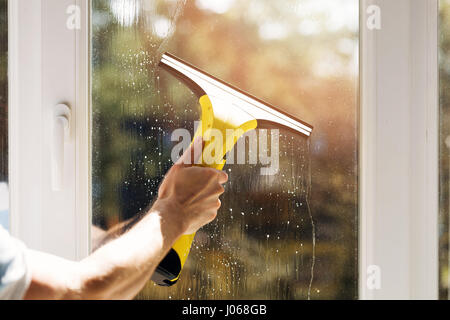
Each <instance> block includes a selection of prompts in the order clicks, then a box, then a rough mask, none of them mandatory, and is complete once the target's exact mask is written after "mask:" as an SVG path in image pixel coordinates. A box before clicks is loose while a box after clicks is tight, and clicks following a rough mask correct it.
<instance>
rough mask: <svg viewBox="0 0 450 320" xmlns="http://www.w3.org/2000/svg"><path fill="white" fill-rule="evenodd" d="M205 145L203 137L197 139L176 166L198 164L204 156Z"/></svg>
mask: <svg viewBox="0 0 450 320" xmlns="http://www.w3.org/2000/svg"><path fill="white" fill-rule="evenodd" d="M204 143H205V142H204V141H203V138H202V137H201V136H200V137H197V138H196V139H195V140H194V142H193V143H191V145H190V146H189V148H188V149H187V150H186V151H185V152H184V153H183V155H182V156H181V157H180V158H179V159H178V161H177V162H176V163H175V164H176V165H184V166H192V165H194V164H196V163H197V162H198V160H199V159H200V157H201V155H202V151H203V146H204ZM196 151H197V152H196Z"/></svg>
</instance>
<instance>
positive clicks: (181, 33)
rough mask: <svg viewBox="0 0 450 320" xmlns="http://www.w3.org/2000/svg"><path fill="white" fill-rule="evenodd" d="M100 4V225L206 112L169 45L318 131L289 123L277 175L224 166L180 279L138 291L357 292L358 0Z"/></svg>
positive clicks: (146, 200) (155, 180)
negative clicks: (219, 188)
mask: <svg viewBox="0 0 450 320" xmlns="http://www.w3.org/2000/svg"><path fill="white" fill-rule="evenodd" d="M92 3H93V9H92V10H93V12H92V28H93V29H92V30H93V33H92V48H93V56H92V66H93V69H92V70H93V75H92V77H93V79H92V86H93V87H92V94H93V125H92V130H93V135H92V136H93V154H92V159H93V176H92V184H93V186H92V187H93V209H92V210H93V224H94V227H93V230H94V231H95V230H98V228H103V229H109V228H112V227H114V226H115V225H117V224H118V223H120V222H123V221H126V220H128V219H131V218H133V217H134V216H136V215H137V214H138V213H139V212H141V211H145V209H146V208H147V207H148V206H149V205H150V204H151V203H152V201H154V200H155V198H156V196H157V189H158V185H159V183H160V182H161V180H162V178H163V176H164V174H165V172H166V171H167V170H168V169H169V168H170V167H171V165H172V161H171V151H172V148H173V147H174V145H175V144H177V142H172V141H171V134H172V132H173V131H174V130H175V129H178V128H186V129H188V130H190V132H191V134H193V133H194V121H197V120H199V119H200V108H199V103H198V100H197V98H196V96H195V95H194V94H193V93H192V92H191V91H190V90H189V89H188V88H187V87H186V86H185V85H184V84H182V83H181V82H179V81H178V80H177V79H175V78H174V77H173V76H172V75H170V74H168V73H166V72H165V71H164V70H161V69H160V68H159V67H158V62H159V61H160V59H161V56H162V54H163V53H164V52H166V51H167V52H170V53H172V54H174V55H176V56H178V57H180V58H182V59H183V60H186V61H188V62H190V63H191V64H193V65H195V66H197V67H199V68H201V69H203V70H205V71H207V72H208V73H210V74H212V75H214V76H216V77H218V78H221V79H222V80H224V81H227V82H229V83H231V84H233V85H234V86H237V87H239V88H241V89H243V90H245V91H247V92H250V93H252V94H253V95H255V96H257V97H258V98H260V99H262V100H265V101H268V102H270V103H271V104H273V105H275V106H277V107H278V108H279V109H282V110H284V111H286V112H289V113H291V114H292V115H294V116H296V117H298V118H300V119H302V120H304V121H306V122H308V123H311V124H312V125H313V126H314V131H313V134H312V137H311V138H310V139H306V138H305V137H304V136H301V135H299V134H294V133H292V132H289V131H285V130H283V129H280V131H279V133H280V143H279V146H280V157H279V171H278V173H277V174H275V175H272V176H263V175H261V174H260V169H261V166H262V165H261V164H246V165H242V164H241V165H237V164H236V165H226V166H225V168H224V170H226V171H227V172H228V173H229V176H230V180H229V182H228V183H227V185H226V193H225V194H224V195H223V197H222V207H221V209H220V212H219V215H218V218H217V219H216V220H215V221H214V222H213V223H211V224H210V225H208V226H206V227H204V228H203V229H202V230H200V231H199V232H198V233H197V235H196V238H195V240H194V243H193V246H192V251H191V253H190V255H189V258H188V260H187V264H186V265H185V267H184V268H183V271H182V274H181V277H180V280H179V281H178V283H177V284H176V285H174V286H172V287H169V288H167V287H159V286H156V285H155V284H154V283H153V282H151V281H149V283H148V285H147V286H146V287H145V288H144V289H143V291H142V292H141V294H140V296H139V297H140V298H142V299H147V298H148V299H258V298H260V299H266V298H271V299H308V298H310V299H337V298H339V299H354V298H357V297H358V291H357V288H358V282H357V279H358V258H357V257H358V228H357V226H358V203H357V199H358V191H357V190H358V184H357V182H358V177H357V172H358V128H357V123H358V76H359V73H358V70H359V66H358V48H359V40H358V39H359V25H358V23H359V22H358V21H359V13H358V12H359V1H358V0H287V1H271V0H250V1H237V0H220V1H219V0H187V1H177V0H167V1H161V0H160V1H157V0H94V1H93V2H92ZM272 129H276V128H275V127H273V128H272ZM271 132H273V130H272V131H271ZM260 133H261V132H260ZM93 234H94V235H95V232H93Z"/></svg>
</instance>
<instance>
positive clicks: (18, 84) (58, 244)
mask: <svg viewBox="0 0 450 320" xmlns="http://www.w3.org/2000/svg"><path fill="white" fill-rule="evenodd" d="M70 5H78V7H79V8H80V9H81V10H80V13H81V28H80V30H69V29H67V28H66V27H65V22H66V19H67V17H68V15H67V14H66V9H67V8H68V7H69V6H70ZM89 5H90V1H89V0H33V1H29V0H9V4H8V6H9V70H10V71H9V88H10V92H9V110H10V112H9V127H10V133H9V146H10V159H9V164H10V173H9V176H10V200H11V201H10V205H11V219H10V221H11V232H12V233H13V235H15V236H17V237H19V238H21V239H22V240H23V241H25V242H26V244H27V245H28V246H30V247H31V248H34V249H38V250H43V251H46V252H50V253H53V254H57V255H60V256H63V257H66V258H70V259H74V260H79V259H82V258H83V257H85V256H86V255H87V254H88V253H89V246H90V244H89V238H90V221H91V183H90V182H91V168H90V154H91V138H90V114H91V110H90V105H91V104H90V90H89V88H90V47H89V37H90V29H89V14H90V8H89ZM369 5H377V6H379V7H380V8H381V29H380V30H369V29H368V28H367V27H366V19H367V13H366V9H367V8H368V6H369ZM360 10H361V14H360V19H361V28H360V36H361V53H360V57H361V59H360V61H361V62H360V67H361V70H360V83H361V86H360V88H361V98H360V102H361V103H360V104H361V106H360V120H361V122H360V191H359V192H360V202H359V207H360V230H359V234H360V245H359V261H360V269H359V274H360V277H359V284H360V288H359V291H360V292H359V295H360V298H361V299H394V298H397V299H410V298H412V299H414V298H426V299H436V298H437V297H438V255H437V251H438V231H437V226H438V156H439V154H438V64H437V62H438V61H437V51H438V50H437V49H438V48H437V46H438V42H437V19H438V0H395V1H393V0H360ZM61 48H64V51H63V54H61V51H60V49H61ZM58 103H66V104H68V105H70V107H71V110H72V117H71V119H70V124H71V128H72V129H71V130H72V131H71V139H70V140H69V141H68V143H67V145H66V148H65V159H66V162H65V172H64V185H63V189H62V191H58V192H55V191H53V189H52V186H51V183H50V181H51V179H50V178H51V166H50V165H49V164H50V156H49V155H50V147H49V146H50V141H51V140H50V138H51V130H50V129H49V128H50V127H51V125H50V123H51V117H50V114H51V113H50V112H51V110H52V108H53V106H54V105H56V104H58ZM396 153H398V154H396ZM394 154H395V155H396V156H394ZM372 265H375V266H379V268H380V271H381V274H380V276H381V278H380V280H381V282H380V283H381V287H380V288H378V289H376V288H375V289H370V288H368V286H367V285H366V284H367V280H368V275H367V270H368V267H369V266H372Z"/></svg>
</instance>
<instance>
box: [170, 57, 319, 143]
mask: <svg viewBox="0 0 450 320" xmlns="http://www.w3.org/2000/svg"><path fill="white" fill-rule="evenodd" d="M161 65H162V66H163V67H166V68H167V69H169V71H172V72H174V73H176V74H177V75H178V77H179V78H180V79H181V80H183V81H184V82H186V83H188V84H189V83H191V85H190V87H191V89H193V91H194V92H196V93H197V94H199V93H198V92H200V93H201V92H204V93H206V94H207V95H211V96H220V97H221V98H222V99H226V98H228V99H229V100H230V103H232V104H233V105H234V106H237V107H238V108H240V109H241V110H242V111H244V112H246V113H248V114H250V115H251V116H252V117H254V118H255V119H256V120H263V121H269V122H273V123H276V124H280V125H282V126H284V127H287V128H289V129H292V130H294V131H297V132H300V133H302V134H304V135H306V136H308V137H309V136H310V135H311V132H312V130H313V127H312V126H311V125H310V124H308V123H306V122H304V121H302V120H300V119H298V118H296V117H295V116H293V115H291V114H289V113H287V112H284V111H282V110H280V109H278V108H276V107H275V106H273V105H271V104H269V103H267V102H265V101H263V100H261V99H258V98H256V97H255V96H252V95H251V94H249V93H247V92H245V91H243V90H241V89H239V88H236V87H234V86H232V85H230V84H228V83H226V82H225V81H223V80H220V79H218V78H216V77H214V76H212V75H210V74H208V73H206V72H205V71H202V70H200V69H199V68H197V67H195V66H193V65H191V64H189V63H187V62H185V61H183V60H181V59H180V58H178V57H176V56H174V55H172V54H170V53H165V54H163V56H162V59H161ZM192 83H193V84H192ZM194 84H195V85H194ZM193 87H197V88H193Z"/></svg>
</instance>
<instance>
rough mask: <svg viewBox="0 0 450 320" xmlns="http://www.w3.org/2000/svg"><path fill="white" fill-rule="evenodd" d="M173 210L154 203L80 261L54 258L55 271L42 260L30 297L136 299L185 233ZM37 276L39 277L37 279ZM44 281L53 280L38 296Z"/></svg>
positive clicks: (165, 205) (164, 205)
mask: <svg viewBox="0 0 450 320" xmlns="http://www.w3.org/2000/svg"><path fill="white" fill-rule="evenodd" d="M171 210H176V208H173V207H171V205H169V204H166V203H164V202H157V203H155V205H154V207H153V208H152V209H151V212H150V213H149V214H148V215H146V216H145V217H144V218H143V219H142V220H141V221H140V222H139V223H137V224H136V225H135V226H134V227H133V228H132V229H131V230H129V231H128V232H127V233H125V234H124V235H123V236H122V237H120V238H118V239H115V240H113V241H111V242H109V243H108V244H106V245H104V246H103V247H101V248H100V249H98V250H97V251H96V252H94V253H93V254H92V255H91V256H89V257H87V258H86V259H84V260H83V261H81V262H77V263H70V262H64V261H61V260H55V262H57V263H53V264H57V265H58V266H55V267H53V266H52V268H51V269H54V268H55V269H57V270H54V271H55V272H50V271H48V272H45V271H44V272H42V267H43V268H45V265H46V263H41V267H40V268H39V270H37V271H36V272H34V273H33V282H32V286H31V287H30V290H29V292H30V294H27V297H28V298H38V299H46V298H53V299H60V298H61V299H129V298H133V297H134V296H135V295H136V294H137V293H139V291H140V290H141V289H142V288H143V286H144V285H145V283H146V282H147V281H148V280H149V278H150V277H151V275H152V274H153V272H154V270H155V269H156V267H157V265H158V264H159V262H160V261H161V260H162V259H163V258H164V256H165V255H166V254H167V252H168V251H169V249H170V248H171V246H172V245H173V243H174V242H175V241H176V240H177V238H178V237H179V236H181V235H182V234H183V228H182V226H180V225H179V224H177V223H174V221H170V220H171V219H170V216H171V213H170V211H171ZM55 259H57V258H55ZM34 265H35V264H34ZM63 265H64V267H63V268H61V267H62V266H63ZM47 269H49V270H51V269H50V266H48V265H47ZM61 269H63V270H61ZM34 275H37V276H38V279H34ZM42 279H44V280H42ZM42 283H53V285H52V286H50V287H48V288H46V287H43V286H41V287H40V289H41V290H40V292H41V293H45V294H46V296H45V297H42V296H37V295H36V294H37V293H39V290H36V289H38V288H39V287H38V285H39V284H42ZM33 284H34V286H33ZM33 287H34V290H33ZM32 293H34V295H33V294H32Z"/></svg>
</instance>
